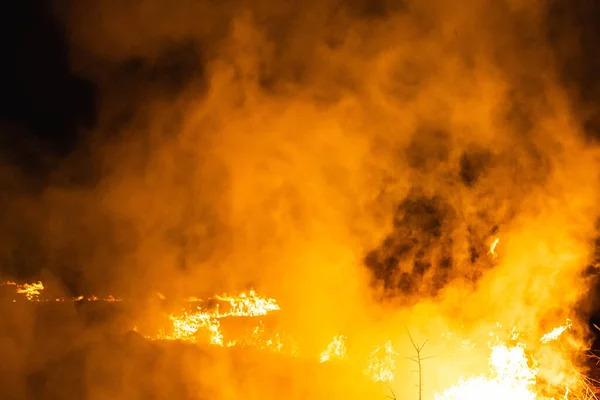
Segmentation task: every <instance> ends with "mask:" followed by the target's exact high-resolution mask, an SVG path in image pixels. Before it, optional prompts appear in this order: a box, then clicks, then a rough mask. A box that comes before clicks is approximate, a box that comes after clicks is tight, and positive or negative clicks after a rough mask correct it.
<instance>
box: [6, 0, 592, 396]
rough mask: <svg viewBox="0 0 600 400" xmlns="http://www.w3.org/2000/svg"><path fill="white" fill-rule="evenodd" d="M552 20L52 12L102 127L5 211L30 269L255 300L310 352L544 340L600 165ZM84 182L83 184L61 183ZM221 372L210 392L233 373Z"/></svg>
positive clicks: (213, 6)
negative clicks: (11, 213) (19, 219)
mask: <svg viewBox="0 0 600 400" xmlns="http://www.w3.org/2000/svg"><path fill="white" fill-rule="evenodd" d="M549 11H551V10H549V9H547V8H546V7H545V6H544V5H542V4H540V3H525V2H520V1H516V0H512V1H506V2H497V1H496V2H486V1H476V0H473V1H469V2H467V3H463V4H461V5H460V6H459V5H457V4H452V5H450V4H448V2H444V1H427V2H423V1H404V2H400V1H377V2H368V1H367V2H363V1H348V2H334V1H329V2H323V1H315V2H302V3H300V2H288V3H285V2H279V3H276V2H272V1H266V0H264V1H252V2H246V1H224V2H223V1H222V2H211V1H186V2H179V3H177V4H176V5H174V4H173V3H172V2H167V1H163V0H152V1H144V2H136V1H132V0H131V1H121V2H118V3H115V2H108V1H103V0H93V1H88V2H86V3H85V5H84V4H83V3H80V2H65V3H60V4H57V7H56V12H57V15H59V16H60V18H61V19H62V20H63V21H64V23H65V24H66V26H67V27H68V29H67V31H68V32H69V40H70V43H71V48H72V52H71V65H72V68H73V70H74V71H75V72H76V73H78V74H80V75H82V76H84V77H86V78H88V79H90V80H92V81H94V82H95V83H96V85H97V86H98V93H99V109H98V111H99V119H98V124H97V127H96V130H95V132H94V133H93V134H91V135H90V136H89V138H88V141H87V143H85V145H82V146H81V147H80V149H79V150H78V151H77V152H76V153H75V154H74V155H73V156H72V157H71V158H70V159H68V160H67V161H65V163H64V164H63V167H62V169H61V170H58V171H57V172H56V173H55V174H54V175H53V176H52V179H51V181H50V184H49V185H48V186H47V187H46V189H45V190H44V191H43V192H42V193H40V194H36V196H35V197H33V196H30V197H28V196H25V198H24V199H19V201H16V200H15V201H13V203H14V204H18V206H15V207H17V208H19V207H21V208H23V209H25V210H27V211H26V215H27V217H26V218H25V220H26V221H30V223H29V226H30V227H31V229H33V230H35V231H36V233H37V235H35V237H36V240H38V241H39V243H38V247H37V248H39V254H42V255H43V257H42V259H41V260H40V261H38V262H37V263H38V264H41V265H43V266H44V267H46V268H48V269H50V270H52V271H53V272H54V273H55V274H58V275H61V276H63V277H68V276H71V277H72V278H71V279H73V280H76V281H77V284H76V286H78V289H79V290H81V288H86V289H87V290H95V291H97V290H101V291H106V292H108V291H110V292H114V293H117V294H119V295H121V296H123V297H135V296H142V295H147V294H150V293H152V292H155V291H160V292H161V293H164V294H165V295H166V296H167V297H178V296H180V297H184V296H186V295H206V294H213V293H215V292H223V291H234V290H239V289H245V288H248V287H254V288H256V289H258V290H259V291H261V292H265V293H267V294H268V295H270V296H273V297H275V298H277V299H278V301H279V303H280V304H281V306H282V309H284V310H286V312H285V313H282V317H281V321H280V322H279V323H280V324H281V326H282V328H284V329H286V330H289V331H292V332H294V333H295V334H296V337H297V338H298V340H299V341H300V342H302V343H305V346H307V348H309V349H318V348H322V347H323V345H324V344H326V343H327V340H328V339H329V338H331V336H332V335H334V334H338V333H340V332H342V333H345V332H351V333H354V334H355V336H356V346H357V348H361V346H362V347H363V348H364V347H366V346H367V345H366V343H367V342H368V340H367V338H369V337H377V338H378V339H382V340H383V339H384V338H385V337H388V338H390V337H389V335H391V336H392V337H391V339H393V340H397V341H401V338H404V336H403V335H404V330H403V328H402V326H405V325H407V326H409V327H410V328H411V329H413V332H414V333H415V334H416V335H417V336H418V337H424V338H428V337H431V336H433V335H436V334H439V333H440V332H441V331H442V330H443V329H446V328H448V326H449V325H450V326H451V327H452V328H458V327H463V328H464V329H466V334H471V333H472V334H476V335H478V336H482V335H484V334H483V333H482V332H484V331H486V330H487V329H488V328H489V327H490V326H494V325H495V324H496V322H497V321H499V320H501V321H502V323H503V324H505V325H506V326H511V325H513V324H520V325H521V326H523V327H524V328H526V329H528V331H529V332H531V333H532V335H533V334H536V333H539V332H542V331H544V330H545V329H547V328H548V326H551V325H552V324H555V323H556V322H557V321H563V320H564V318H566V317H571V318H577V315H573V314H575V313H576V310H575V307H576V306H578V305H580V303H582V302H585V296H586V295H587V291H588V288H589V285H590V282H589V278H586V277H584V276H583V272H584V271H585V269H586V267H587V265H588V264H589V263H590V262H591V258H590V257H591V256H592V254H593V251H594V248H593V239H594V237H595V235H596V234H597V232H596V227H595V220H596V218H597V217H598V211H599V210H598V206H597V204H598V189H597V182H598V158H597V157H598V149H597V146H596V145H595V144H592V143H590V142H589V140H587V137H586V132H585V131H584V119H585V118H586V115H587V114H586V115H582V114H584V113H581V112H580V111H581V110H580V105H581V104H582V103H581V101H580V98H579V97H577V96H576V95H575V94H574V92H573V91H572V90H571V86H569V85H568V84H566V83H565V80H564V76H563V72H564V68H565V65H563V63H562V58H561V57H562V56H563V53H562V51H563V50H562V48H561V47H560V46H555V45H554V44H553V43H554V42H552V41H551V38H550V36H549V31H550V30H551V29H550V28H553V26H551V20H550V18H549V16H550V15H551V14H550V13H549ZM570 34H571V33H570ZM572 35H573V37H577V33H573V34H572ZM565 37H566V36H565ZM570 50H571V49H570ZM589 108H590V106H589V104H588V105H586V113H588V112H589V111H587V110H588V109H589ZM82 165H85V167H82ZM82 168H84V169H85V170H86V171H89V172H90V176H91V177H89V178H88V179H87V180H85V181H86V184H72V182H70V181H69V180H68V179H66V178H65V177H69V176H72V175H73V173H74V172H79V170H80V169H82ZM12 200H14V199H12ZM7 230H8V228H7ZM496 238H499V242H498V247H497V252H498V257H497V258H496V257H492V255H490V254H489V253H488V252H489V247H490V245H491V243H492V242H493V241H494V240H495V239H496ZM7 243H8V244H7ZM10 243H11V241H10V240H8V241H6V242H3V245H2V246H0V250H1V251H2V254H3V255H6V257H5V258H6V259H7V260H8V259H9V258H10V255H9V251H10V250H11V246H10ZM5 250H6V251H5ZM65 280H68V279H67V278H65ZM545 321H547V322H545ZM448 329H450V328H448ZM386 335H387V336H386ZM404 339H405V338H404ZM404 339H402V340H404ZM578 339H582V340H583V339H585V334H584V333H582V334H581V335H580V337H579V338H578ZM382 343H383V342H382ZM406 344H407V343H404V344H402V346H405V345H406ZM401 351H403V352H406V353H409V352H410V351H411V350H410V343H408V345H407V346H406V348H402V349H401ZM432 351H434V352H435V351H442V350H441V348H440V347H437V348H436V347H434V348H432ZM101 353H102V352H101ZM99 358H102V357H99ZM453 361H454V362H455V361H456V360H453ZM98 362H99V363H102V362H104V361H98ZM178 362H180V361H178ZM181 362H182V363H184V361H181ZM186 362H187V361H186ZM196 362H199V361H193V362H191V361H190V363H191V364H192V365H194V363H196ZM174 363H175V362H174V361H172V360H171V361H169V362H168V364H169V365H174ZM232 363H234V362H233V361H231V362H226V363H224V364H220V363H216V365H217V366H215V368H224V369H227V371H226V372H222V371H221V372H222V375H219V373H218V372H216V373H215V376H220V377H221V378H222V379H223V380H227V379H231V376H230V375H231V374H233V372H231V371H233V370H237V369H236V367H235V366H232ZM267 364H268V363H267ZM447 364H448V362H446V363H445V364H444V362H440V363H439V364H438V367H437V368H438V369H437V371H431V372H429V373H430V376H432V380H436V379H438V378H439V381H438V380H436V381H435V383H436V384H440V385H441V384H442V383H444V384H447V383H449V382H450V378H452V377H454V375H455V374H449V371H450V368H446V369H445V367H444V365H446V367H447ZM178 365H179V364H178ZM454 365H455V364H454ZM181 368H183V370H184V371H189V368H191V367H190V366H183V367H181ZM186 368H188V369H186ZM229 368H231V370H229ZM253 368H258V367H256V366H254V367H253ZM402 371H403V370H402ZM455 371H456V369H455ZM163 373H166V372H164V371H163ZM185 373H187V372H185ZM185 373H183V374H184V375H185ZM274 373H275V372H274ZM157 374H158V372H157ZM444 374H446V376H444ZM93 375H94V374H92V373H90V376H93ZM182 379H184V378H182ZM185 379H188V380H189V379H192V378H190V377H187V378H185ZM194 379H200V378H198V377H195V378H194ZM307 379H308V378H307ZM444 379H445V380H444ZM201 380H202V379H201ZM202 381H203V382H205V383H206V382H208V380H202ZM308 381H310V382H312V380H307V382H308ZM332 381H333V382H335V381H336V380H335V379H333V378H332ZM193 382H194V383H190V385H192V386H193V385H195V384H196V383H197V382H196V381H195V380H193ZM330 383H331V382H330ZM301 384H302V383H301V382H294V384H293V385H292V386H294V385H296V386H294V387H297V386H298V385H301ZM331 384H332V385H333V383H331ZM90 385H91V386H90V387H91V388H92V389H90V390H91V391H92V392H94V393H96V395H97V396H101V394H99V393H103V392H101V391H99V390H100V388H99V387H96V386H94V384H91V383H90ZM315 385H317V386H316V388H323V387H325V386H326V385H325V384H324V383H319V384H316V383H315ZM407 386H412V384H411V385H407ZM236 387H237V388H238V389H239V388H246V389H247V390H248V391H250V392H252V394H253V395H257V396H258V393H260V391H261V390H262V389H260V388H258V387H255V386H252V385H249V386H248V385H245V384H240V386H236ZM282 387H285V385H284V384H282V385H281V386H280V385H279V384H278V385H274V388H277V390H278V389H281V388H282ZM441 387H443V386H441ZM197 390H201V389H199V388H197ZM206 390H208V389H206ZM210 390H220V392H219V395H220V396H227V394H226V388H211V389H210ZM240 390H242V389H240ZM272 390H273V391H276V389H272ZM282 390H283V389H282ZM315 390H316V389H315ZM332 390H333V389H332ZM340 390H342V389H340ZM396 390H398V392H399V393H400V392H402V393H411V392H410V391H409V389H402V390H401V389H400V388H396ZM317 392H318V391H317ZM334 392H335V390H334ZM342 392H344V393H347V391H346V390H345V389H344V390H342ZM264 393H270V394H272V395H273V396H274V395H275V393H274V392H264ZM301 393H305V394H306V392H302V391H301V390H298V391H297V392H294V394H297V395H298V396H300V397H301ZM323 393H325V392H323ZM335 393H337V392H335ZM314 395H316V394H314Z"/></svg>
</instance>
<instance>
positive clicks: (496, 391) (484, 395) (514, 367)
mask: <svg viewBox="0 0 600 400" xmlns="http://www.w3.org/2000/svg"><path fill="white" fill-rule="evenodd" d="M489 365H490V369H491V372H492V374H491V377H489V378H487V377H485V376H478V377H474V378H470V379H467V380H463V381H460V382H459V383H458V384H457V385H456V386H454V387H451V388H449V389H446V390H445V391H444V392H443V393H441V394H436V395H435V399H436V400H480V399H490V400H496V399H497V400H506V399H513V400H533V399H536V398H537V397H536V394H535V392H534V385H535V382H536V375H537V369H536V368H534V367H531V366H530V365H529V362H528V360H527V357H526V355H525V345H523V344H517V345H516V346H514V347H507V346H506V345H505V344H499V345H496V346H493V347H492V349H491V354H490V357H489Z"/></svg>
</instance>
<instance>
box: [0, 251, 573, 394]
mask: <svg viewBox="0 0 600 400" xmlns="http://www.w3.org/2000/svg"><path fill="white" fill-rule="evenodd" d="M494 243H495V244H497V239H496V241H495V242H494ZM493 250H494V245H492V247H491V249H490V252H491V253H492V254H495V253H494V252H493ZM2 285H6V286H14V287H15V288H16V292H17V293H18V294H21V295H24V296H25V297H26V298H27V300H29V301H36V302H37V301H48V300H44V299H41V298H40V296H41V294H42V292H43V290H44V289H45V287H44V285H43V283H42V282H36V283H25V284H17V283H15V282H12V281H8V282H5V283H3V284H2ZM154 295H155V296H157V297H158V298H160V299H161V300H165V297H164V296H163V295H162V294H157V293H155V294H154ZM214 299H216V300H218V301H221V302H225V303H226V304H225V306H224V307H222V304H219V303H217V304H216V305H215V306H214V307H212V309H207V308H203V307H201V306H197V304H198V303H204V304H210V302H206V301H205V300H202V299H198V298H193V300H192V299H188V300H189V302H188V304H193V305H194V307H195V309H194V310H189V309H185V310H183V311H182V312H181V313H179V314H177V313H173V314H170V315H169V316H168V318H169V321H170V326H169V327H168V328H167V329H161V330H159V331H158V333H157V334H155V335H145V336H146V337H147V338H148V339H151V340H168V341H185V342H190V343H202V342H204V343H207V344H211V345H215V346H219V347H234V346H239V347H252V348H256V349H259V350H263V351H270V352H277V353H280V354H283V353H284V352H285V351H287V354H288V355H291V356H297V355H298V354H299V349H298V347H297V346H296V345H295V343H294V342H293V341H292V340H291V339H290V338H288V337H284V335H283V334H281V333H275V334H270V335H269V334H267V332H266V329H265V324H264V323H263V321H262V320H259V321H258V323H257V324H256V325H254V327H253V328H251V329H247V330H246V331H245V332H244V333H242V334H241V335H239V336H237V337H234V338H228V339H227V340H226V335H225V334H224V332H223V330H222V326H221V325H222V324H221V322H222V321H223V319H224V318H229V317H253V318H254V317H261V316H265V315H267V314H269V313H272V312H276V311H280V306H279V304H278V303H277V301H276V300H275V299H273V298H268V297H262V296H259V295H258V294H257V293H256V292H255V291H254V290H251V291H249V292H244V293H240V294H239V295H228V294H224V295H218V296H215V297H214ZM67 300H70V301H74V302H78V301H107V302H116V301H121V299H118V298H116V297H113V296H108V297H103V298H100V297H97V296H88V297H84V296H79V297H75V298H72V299H67V298H58V299H55V301H67ZM571 327H572V322H571V320H570V319H567V320H566V322H565V324H563V325H561V326H558V327H556V328H554V329H553V330H552V331H550V332H548V333H546V334H544V335H543V336H541V337H540V339H539V342H538V343H540V344H542V345H544V344H547V343H549V342H551V341H556V340H559V338H560V337H561V335H562V334H563V333H564V332H565V331H566V330H568V329H570V328H571ZM497 328H499V329H502V325H500V324H497ZM134 330H135V331H136V332H140V331H139V329H138V327H137V326H136V327H135V328H134ZM507 334H508V336H507V338H508V339H509V342H510V343H516V344H514V345H513V344H507V343H504V342H502V341H500V340H499V339H498V338H497V337H496V335H494V334H493V333H490V336H491V337H496V339H495V342H494V344H492V345H490V346H489V351H490V354H489V358H488V365H489V371H487V373H481V374H479V375H474V376H471V377H468V378H464V379H461V380H459V381H458V383H457V384H456V385H454V386H451V387H449V388H447V389H445V390H443V391H441V392H438V393H436V394H435V395H434V398H435V399H436V400H459V399H460V400H476V399H477V400H479V399H482V398H484V399H491V400H495V399H498V400H500V399H502V400H505V399H507V398H510V399H512V400H534V399H541V398H545V397H541V396H540V395H539V394H538V393H537V391H536V390H537V388H536V384H538V382H537V379H538V366H537V362H536V361H535V360H534V358H533V356H532V354H529V352H528V351H527V346H526V345H525V344H524V343H521V342H519V341H518V340H520V338H521V336H520V335H521V332H520V330H519V329H517V327H513V328H512V329H510V330H509V331H508V332H507ZM442 336H454V334H453V333H451V332H450V333H448V334H447V335H446V334H443V335H442ZM347 340H348V338H347V337H346V336H345V335H336V336H334V337H333V339H332V340H331V342H330V343H329V344H328V345H327V347H326V348H325V349H324V350H323V351H322V352H321V353H320V355H319V357H318V361H319V362H320V363H325V362H330V361H346V360H351V359H353V357H354V355H353V354H349V351H348V348H347V346H346V341H347ZM411 341H412V339H411ZM466 341H468V340H463V341H462V342H461V343H462V344H463V345H464V344H465V343H466ZM469 343H470V341H469ZM413 345H414V343H413ZM473 346H474V344H473V345H472V346H468V347H469V348H474V347H473ZM398 357H399V353H398V351H397V350H396V349H395V348H394V346H393V344H392V341H391V340H388V341H387V342H385V344H383V345H381V346H377V347H374V348H372V350H371V351H370V353H369V355H368V356H367V357H366V359H365V360H363V361H365V364H363V367H362V368H363V370H362V372H363V373H364V374H365V375H366V376H367V377H368V378H369V379H371V380H372V381H375V382H382V383H386V384H393V383H394V381H395V374H396V369H397V360H398ZM315 361H316V360H315ZM354 361H356V360H354ZM354 361H353V362H354ZM419 368H420V367H419ZM559 390H562V391H563V392H564V393H565V394H564V396H565V397H564V398H565V399H566V398H568V396H569V393H570V392H569V388H568V387H567V385H566V384H565V385H563V386H562V389H560V388H559V389H556V390H555V392H557V391H559Z"/></svg>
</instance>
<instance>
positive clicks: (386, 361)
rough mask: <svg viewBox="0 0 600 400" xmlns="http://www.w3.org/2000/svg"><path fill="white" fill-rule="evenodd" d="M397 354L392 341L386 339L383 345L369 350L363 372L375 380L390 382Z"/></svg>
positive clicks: (392, 378) (392, 377)
mask: <svg viewBox="0 0 600 400" xmlns="http://www.w3.org/2000/svg"><path fill="white" fill-rule="evenodd" d="M397 356H398V353H397V352H396V350H395V349H394V347H393V346H392V342H391V341H390V340H388V341H387V342H386V343H385V345H384V346H382V347H376V348H375V349H374V350H373V351H372V352H371V354H370V356H369V360H368V365H367V368H366V369H365V374H366V375H367V376H368V377H370V378H371V379H372V380H374V381H375V382H392V381H393V380H394V372H395V370H396V357H397Z"/></svg>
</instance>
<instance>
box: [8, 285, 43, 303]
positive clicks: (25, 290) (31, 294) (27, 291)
mask: <svg viewBox="0 0 600 400" xmlns="http://www.w3.org/2000/svg"><path fill="white" fill-rule="evenodd" d="M9 284H13V285H14V286H16V287H17V293H19V294H24V295H25V297H27V300H33V299H36V298H37V297H38V296H39V295H40V294H41V293H42V290H44V284H43V283H42V282H34V283H24V284H22V285H17V284H16V283H14V282H9Z"/></svg>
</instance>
